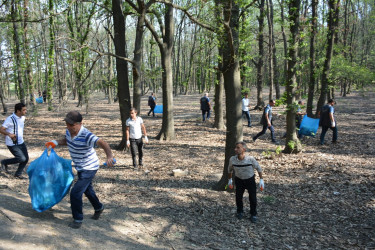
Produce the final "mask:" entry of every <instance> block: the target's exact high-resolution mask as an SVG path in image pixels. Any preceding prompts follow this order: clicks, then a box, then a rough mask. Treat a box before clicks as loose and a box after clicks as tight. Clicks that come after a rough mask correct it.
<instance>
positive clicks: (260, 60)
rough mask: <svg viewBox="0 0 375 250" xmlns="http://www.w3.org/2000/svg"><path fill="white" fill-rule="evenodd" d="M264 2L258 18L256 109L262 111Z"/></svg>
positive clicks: (262, 0)
mask: <svg viewBox="0 0 375 250" xmlns="http://www.w3.org/2000/svg"><path fill="white" fill-rule="evenodd" d="M264 1H265V0H259V1H258V2H259V17H258V23H259V28H258V46H259V48H258V49H259V53H258V63H257V106H256V108H258V109H261V108H263V107H264V101H263V93H262V91H263V64H264V60H263V57H264V34H263V32H264V16H265V12H264Z"/></svg>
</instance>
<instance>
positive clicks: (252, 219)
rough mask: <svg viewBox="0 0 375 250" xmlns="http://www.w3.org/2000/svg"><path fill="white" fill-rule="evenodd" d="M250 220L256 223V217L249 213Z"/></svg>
mask: <svg viewBox="0 0 375 250" xmlns="http://www.w3.org/2000/svg"><path fill="white" fill-rule="evenodd" d="M250 221H251V222H252V223H256V222H257V217H256V216H254V215H251V216H250Z"/></svg>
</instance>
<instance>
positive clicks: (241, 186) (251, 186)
mask: <svg viewBox="0 0 375 250" xmlns="http://www.w3.org/2000/svg"><path fill="white" fill-rule="evenodd" d="M235 183H236V205H237V213H243V201H242V200H243V194H244V193H245V189H247V191H248V192H249V201H250V214H251V215H253V216H256V215H257V188H256V184H255V175H253V177H251V178H249V179H244V180H243V179H240V178H238V177H235Z"/></svg>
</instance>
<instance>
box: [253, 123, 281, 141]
mask: <svg viewBox="0 0 375 250" xmlns="http://www.w3.org/2000/svg"><path fill="white" fill-rule="evenodd" d="M267 128H268V129H269V130H270V131H271V139H272V141H273V142H275V141H276V139H275V130H274V129H273V126H272V125H271V127H268V125H267V124H266V125H263V129H262V131H260V132H259V133H258V134H257V135H256V136H254V137H253V141H255V140H256V139H258V137H259V136H261V135H264V134H265V133H266V131H267Z"/></svg>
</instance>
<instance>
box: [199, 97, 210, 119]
mask: <svg viewBox="0 0 375 250" xmlns="http://www.w3.org/2000/svg"><path fill="white" fill-rule="evenodd" d="M200 104H201V110H202V119H203V122H205V121H206V120H208V119H210V113H211V103H210V98H208V93H205V94H204V96H203V97H202V98H201V100H200Z"/></svg>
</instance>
